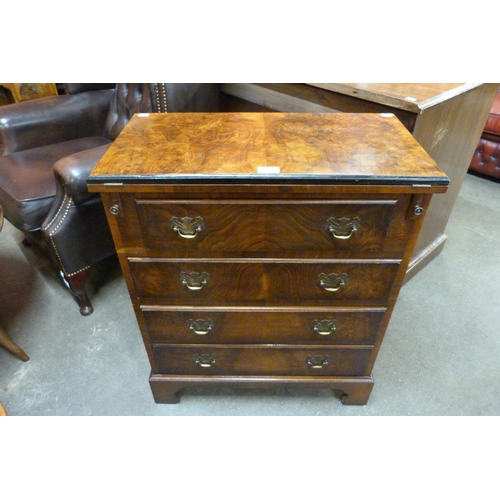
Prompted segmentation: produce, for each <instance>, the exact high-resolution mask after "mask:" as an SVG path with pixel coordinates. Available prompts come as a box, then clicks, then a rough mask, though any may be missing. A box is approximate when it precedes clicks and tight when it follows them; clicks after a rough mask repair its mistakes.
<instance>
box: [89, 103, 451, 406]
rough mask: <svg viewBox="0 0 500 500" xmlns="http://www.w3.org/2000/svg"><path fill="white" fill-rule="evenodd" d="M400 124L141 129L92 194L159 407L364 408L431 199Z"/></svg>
mask: <svg viewBox="0 0 500 500" xmlns="http://www.w3.org/2000/svg"><path fill="white" fill-rule="evenodd" d="M447 183H448V179H447V177H446V176H445V175H444V174H443V173H442V172H441V171H440V170H439V169H438V167H437V166H436V165H435V163H434V162H433V161H432V160H431V159H430V158H429V157H428V155H427V154H426V153H425V151H424V150H423V149H422V148H421V147H420V146H419V145H418V143H417V142H416V141H415V140H414V139H413V137H412V136H411V135H410V133H409V132H407V131H406V129H404V127H403V126H402V125H401V124H400V123H399V121H398V120H397V118H395V117H394V116H393V115H360V114H356V115H348V114H342V115H335V114H293V113H279V114H278V113H276V114H274V113H218V114H203V113H199V114H187V113H186V114H156V115H155V114H151V115H147V116H140V115H138V116H135V117H134V118H133V119H132V120H131V121H130V123H129V124H128V125H127V127H125V129H124V130H123V132H122V134H121V135H120V136H119V137H118V138H117V140H116V141H115V142H114V143H113V145H112V146H111V147H110V149H109V150H108V152H107V153H106V155H105V156H104V157H103V159H102V160H101V162H100V163H99V164H98V165H97V167H96V168H95V169H94V171H93V173H92V175H91V176H90V178H89V190H91V191H98V192H101V195H102V198H103V203H104V205H105V208H106V211H107V214H108V220H109V223H110V227H111V230H112V233H113V237H114V239H115V244H116V248H117V252H118V255H119V258H120V262H121V266H122V269H123V272H124V276H125V279H126V282H127V286H128V289H129V292H130V296H131V300H132V304H133V307H134V309H135V313H136V316H137V320H138V323H139V326H140V329H141V333H142V336H143V339H144V344H145V347H146V350H147V353H148V356H149V360H150V363H151V377H150V385H151V388H152V392H153V395H154V398H155V400H156V402H158V403H173V402H178V401H179V394H180V392H181V390H182V389H183V388H185V387H189V386H202V385H207V384H208V385H229V386H236V387H238V386H244V387H272V386H286V385H288V384H293V385H300V386H304V387H327V388H331V389H333V390H335V391H337V392H338V393H339V394H340V396H341V399H342V401H343V402H344V403H345V404H365V403H366V402H367V400H368V397H369V395H370V392H371V389H372V386H373V378H372V375H371V373H372V368H373V365H374V363H375V360H376V356H377V352H378V351H379V349H380V347H381V343H382V339H383V336H384V332H385V330H386V327H387V324H388V321H389V318H390V315H391V312H392V310H393V307H394V304H395V301H396V298H397V295H398V293H399V289H400V287H401V284H402V281H403V278H404V275H405V271H406V268H407V266H408V262H409V259H410V257H411V252H412V250H413V246H414V244H415V241H416V238H417V236H418V232H419V229H420V227H421V224H422V220H423V217H424V216H425V211H426V209H427V207H428V204H429V202H430V198H431V195H432V194H433V193H442V192H444V191H445V190H446V186H447Z"/></svg>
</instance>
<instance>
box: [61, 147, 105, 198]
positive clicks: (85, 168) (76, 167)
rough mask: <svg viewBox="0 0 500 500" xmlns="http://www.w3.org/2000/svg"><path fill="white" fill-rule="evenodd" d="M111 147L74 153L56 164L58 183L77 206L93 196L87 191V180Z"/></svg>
mask: <svg viewBox="0 0 500 500" xmlns="http://www.w3.org/2000/svg"><path fill="white" fill-rule="evenodd" d="M110 145H111V142H110V143H109V144H104V145H103V146H98V147H96V148H92V149H87V150H85V151H81V152H79V153H74V154H72V155H69V156H66V157H65V158H62V159H61V160H59V161H57V162H56V163H55V164H54V174H55V176H56V181H57V183H58V184H60V185H61V186H62V188H63V190H64V192H65V193H66V194H67V195H68V196H71V197H72V198H73V199H74V202H75V204H76V205H77V204H78V203H80V202H81V201H83V200H85V199H87V198H89V197H90V196H91V194H90V193H89V191H88V189H87V179H88V177H89V175H90V173H91V172H92V170H93V169H94V167H95V166H96V165H97V162H98V161H99V160H100V159H101V158H102V156H103V155H104V153H105V152H106V151H107V149H108V148H109V146H110Z"/></svg>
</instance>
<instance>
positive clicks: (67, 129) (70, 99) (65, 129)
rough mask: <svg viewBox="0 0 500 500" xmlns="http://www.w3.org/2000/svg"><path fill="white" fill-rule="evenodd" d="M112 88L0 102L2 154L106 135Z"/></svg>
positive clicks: (0, 143)
mask: <svg viewBox="0 0 500 500" xmlns="http://www.w3.org/2000/svg"><path fill="white" fill-rule="evenodd" d="M112 95H113V90H112V89H107V90H96V91H93V92H82V93H80V94H74V95H61V96H55V97H45V98H41V99H33V100H30V101H24V102H19V103H16V104H9V105H7V106H0V145H1V147H2V151H1V154H2V155H7V154H11V153H15V152H16V151H23V150H25V149H32V148H36V147H39V146H45V145H47V144H55V143H58V142H64V141H69V140H71V139H79V138H81V137H88V136H101V135H103V129H104V124H105V121H106V116H107V113H108V109H109V104H110V102H111V97H112Z"/></svg>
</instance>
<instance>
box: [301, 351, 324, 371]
mask: <svg viewBox="0 0 500 500" xmlns="http://www.w3.org/2000/svg"><path fill="white" fill-rule="evenodd" d="M306 361H307V366H310V367H311V368H314V369H315V370H320V369H321V368H324V367H325V366H327V365H328V356H321V354H317V355H315V356H307V360H306Z"/></svg>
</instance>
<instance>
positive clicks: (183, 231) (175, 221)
mask: <svg viewBox="0 0 500 500" xmlns="http://www.w3.org/2000/svg"><path fill="white" fill-rule="evenodd" d="M170 222H171V223H172V229H173V230H174V231H175V232H177V234H178V235H179V236H180V237H181V238H186V239H191V238H195V237H196V235H197V234H198V233H199V232H200V231H203V229H205V223H204V222H203V219H202V218H201V217H199V216H198V217H196V218H195V219H194V220H193V219H192V218H191V217H182V219H179V218H177V217H172V218H171V219H170Z"/></svg>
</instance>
